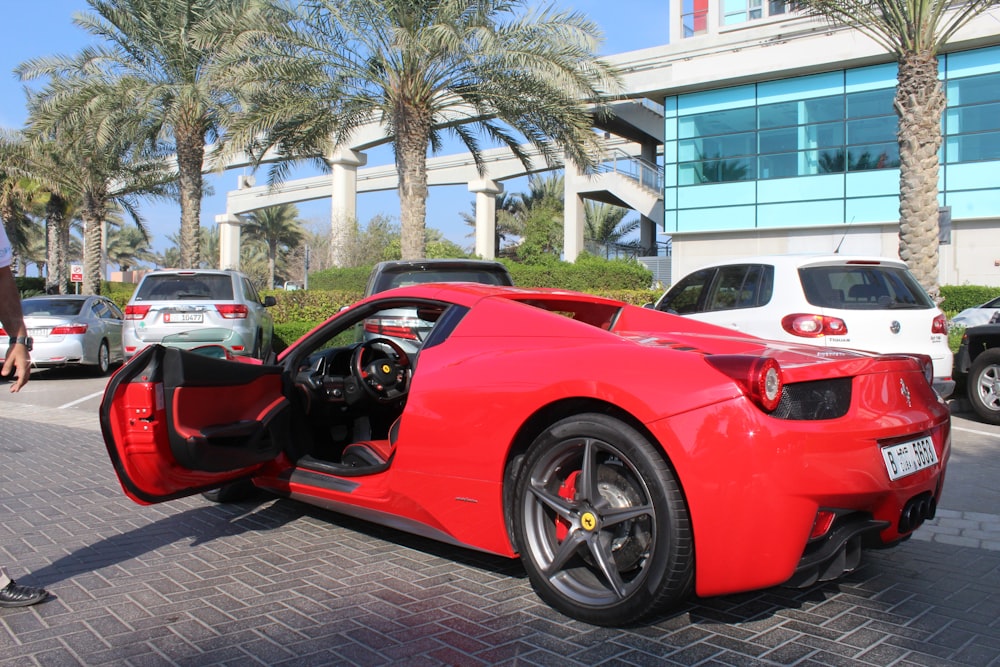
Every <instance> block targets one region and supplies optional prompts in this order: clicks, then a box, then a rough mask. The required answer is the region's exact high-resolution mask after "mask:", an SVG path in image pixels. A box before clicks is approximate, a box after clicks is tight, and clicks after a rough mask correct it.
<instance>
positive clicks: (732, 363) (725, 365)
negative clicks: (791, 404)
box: [705, 354, 785, 412]
mask: <svg viewBox="0 0 1000 667" xmlns="http://www.w3.org/2000/svg"><path fill="white" fill-rule="evenodd" d="M705 360H706V361H708V363H710V364H712V365H713V366H715V367H716V368H717V369H718V370H720V371H722V372H723V373H725V374H726V375H728V376H729V377H731V378H732V379H733V380H735V381H736V382H737V383H738V384H739V385H740V386H741V387H742V388H743V390H744V391H745V392H746V393H747V394H748V395H749V396H750V399H751V400H752V401H753V402H754V403H756V404H757V405H759V406H760V407H761V408H762V409H763V410H764V411H765V412H773V411H774V409H775V408H777V407H778V404H779V403H781V393H782V391H783V390H784V387H785V382H784V379H783V378H782V375H781V366H779V365H778V362H777V361H775V360H774V359H771V358H770V357H752V356H747V355H741V354H717V355H712V356H709V357H706V358H705Z"/></svg>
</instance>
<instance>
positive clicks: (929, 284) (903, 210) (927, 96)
mask: <svg viewBox="0 0 1000 667" xmlns="http://www.w3.org/2000/svg"><path fill="white" fill-rule="evenodd" d="M898 81H899V84H898V85H897V87H896V100H895V106H896V113H897V114H898V115H899V135H898V136H899V257H900V259H902V260H903V261H904V262H906V265H907V266H908V267H909V268H910V271H911V272H912V273H913V275H914V276H915V277H916V278H917V280H918V281H919V282H920V284H921V285H923V287H924V289H926V290H927V292H928V293H929V294H930V295H931V296H932V297H934V298H937V297H938V296H939V294H940V289H939V285H938V171H939V167H940V165H939V161H938V151H939V150H940V148H941V141H942V136H941V115H942V114H943V113H944V109H945V106H946V105H947V99H946V97H945V94H944V91H943V90H942V89H941V84H940V82H939V81H938V61H937V56H935V55H934V54H933V53H904V54H901V55H900V57H899V75H898Z"/></svg>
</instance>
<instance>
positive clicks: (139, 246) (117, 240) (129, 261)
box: [107, 227, 153, 271]
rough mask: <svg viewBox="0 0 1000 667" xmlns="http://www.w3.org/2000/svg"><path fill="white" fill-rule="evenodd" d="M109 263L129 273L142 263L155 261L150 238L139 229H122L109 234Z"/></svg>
mask: <svg viewBox="0 0 1000 667" xmlns="http://www.w3.org/2000/svg"><path fill="white" fill-rule="evenodd" d="M107 255H108V261H109V262H112V263H114V264H117V265H118V268H119V269H121V270H122V271H129V270H131V269H132V268H134V267H135V266H137V265H138V264H139V263H140V262H148V261H151V260H152V259H153V253H152V251H151V250H150V248H149V237H148V236H146V234H144V233H143V230H142V229H141V228H139V227H121V228H120V229H118V230H115V231H114V232H110V233H109V234H108V248H107Z"/></svg>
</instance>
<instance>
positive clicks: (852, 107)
mask: <svg viewBox="0 0 1000 667" xmlns="http://www.w3.org/2000/svg"><path fill="white" fill-rule="evenodd" d="M895 97H896V89H895V88H883V89H881V90H866V91H864V92H862V93H851V94H850V95H848V96H847V117H848V118H864V117H866V116H885V115H893V116H894V115H895V113H896V111H895V107H894V106H893V99H894V98H895Z"/></svg>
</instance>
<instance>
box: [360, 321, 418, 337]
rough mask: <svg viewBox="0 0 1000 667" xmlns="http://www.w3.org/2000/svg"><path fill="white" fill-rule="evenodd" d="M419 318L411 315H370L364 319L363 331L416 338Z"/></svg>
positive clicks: (380, 334)
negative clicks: (370, 316)
mask: <svg viewBox="0 0 1000 667" xmlns="http://www.w3.org/2000/svg"><path fill="white" fill-rule="evenodd" d="M419 323H420V320H418V319H415V318H412V317H372V318H369V319H367V320H365V333H369V334H374V335H376V336H391V337H393V338H405V339H407V340H417V330H416V327H417V325H418V324H419Z"/></svg>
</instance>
